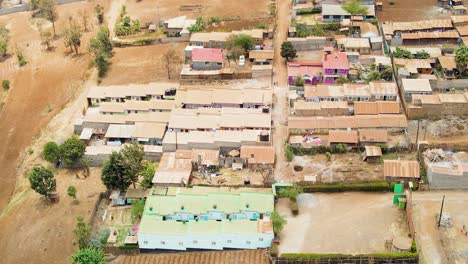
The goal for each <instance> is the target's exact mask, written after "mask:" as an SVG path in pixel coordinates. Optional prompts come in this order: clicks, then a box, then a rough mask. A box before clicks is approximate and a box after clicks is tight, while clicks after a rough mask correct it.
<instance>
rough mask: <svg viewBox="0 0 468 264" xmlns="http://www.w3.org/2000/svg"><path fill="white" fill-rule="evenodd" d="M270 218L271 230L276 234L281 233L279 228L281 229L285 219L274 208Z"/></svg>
mask: <svg viewBox="0 0 468 264" xmlns="http://www.w3.org/2000/svg"><path fill="white" fill-rule="evenodd" d="M270 219H271V223H272V225H273V232H274V233H275V235H278V234H279V233H281V230H283V226H284V225H285V224H286V223H287V221H286V219H284V218H283V217H282V216H281V215H280V214H279V213H278V211H276V210H274V211H273V213H271V216H270Z"/></svg>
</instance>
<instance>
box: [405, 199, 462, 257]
mask: <svg viewBox="0 0 468 264" xmlns="http://www.w3.org/2000/svg"><path fill="white" fill-rule="evenodd" d="M444 194H445V195H446V196H445V204H444V212H446V213H450V215H451V217H452V219H453V227H452V228H450V229H445V228H440V229H439V228H438V227H437V223H436V215H437V214H438V213H439V210H440V205H441V202H442V196H443V195H444ZM467 205H468V192H466V191H431V192H415V193H413V208H414V213H413V217H414V225H415V229H416V241H417V244H418V247H419V250H420V252H421V263H428V264H429V263H455V258H459V259H458V261H461V262H458V263H464V262H463V255H464V256H465V258H466V256H467V254H468V239H467V238H466V237H465V236H464V235H461V234H460V232H459V230H460V229H461V226H463V225H467V226H468V212H467V210H466V209H467ZM444 237H445V238H444ZM446 237H450V239H448V240H447V239H446ZM465 260H466V259H465Z"/></svg>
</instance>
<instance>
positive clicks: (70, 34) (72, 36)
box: [63, 20, 81, 54]
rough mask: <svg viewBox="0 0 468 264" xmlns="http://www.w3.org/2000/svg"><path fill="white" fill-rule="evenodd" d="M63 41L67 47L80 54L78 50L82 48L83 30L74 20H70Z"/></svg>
mask: <svg viewBox="0 0 468 264" xmlns="http://www.w3.org/2000/svg"><path fill="white" fill-rule="evenodd" d="M63 41H64V42H65V47H67V48H70V50H71V51H72V52H73V51H75V54H78V48H79V47H80V46H81V30H80V27H79V26H78V25H77V24H76V23H75V22H74V21H73V20H70V23H69V25H68V27H67V28H65V30H64V31H63Z"/></svg>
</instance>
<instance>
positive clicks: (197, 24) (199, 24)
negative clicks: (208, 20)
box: [188, 17, 206, 33]
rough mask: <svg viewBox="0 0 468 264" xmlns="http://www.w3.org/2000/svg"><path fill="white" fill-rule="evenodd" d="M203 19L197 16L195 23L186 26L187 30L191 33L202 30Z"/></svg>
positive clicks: (203, 26)
mask: <svg viewBox="0 0 468 264" xmlns="http://www.w3.org/2000/svg"><path fill="white" fill-rule="evenodd" d="M205 26H206V25H205V20H203V17H199V18H197V20H196V22H195V24H193V25H191V26H190V27H189V28H188V31H189V32H190V33H193V32H200V31H203V30H204V29H205Z"/></svg>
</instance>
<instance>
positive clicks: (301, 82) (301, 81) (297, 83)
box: [294, 76, 304, 86]
mask: <svg viewBox="0 0 468 264" xmlns="http://www.w3.org/2000/svg"><path fill="white" fill-rule="evenodd" d="M294 86H304V78H302V77H301V76H296V78H295V80H294Z"/></svg>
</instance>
